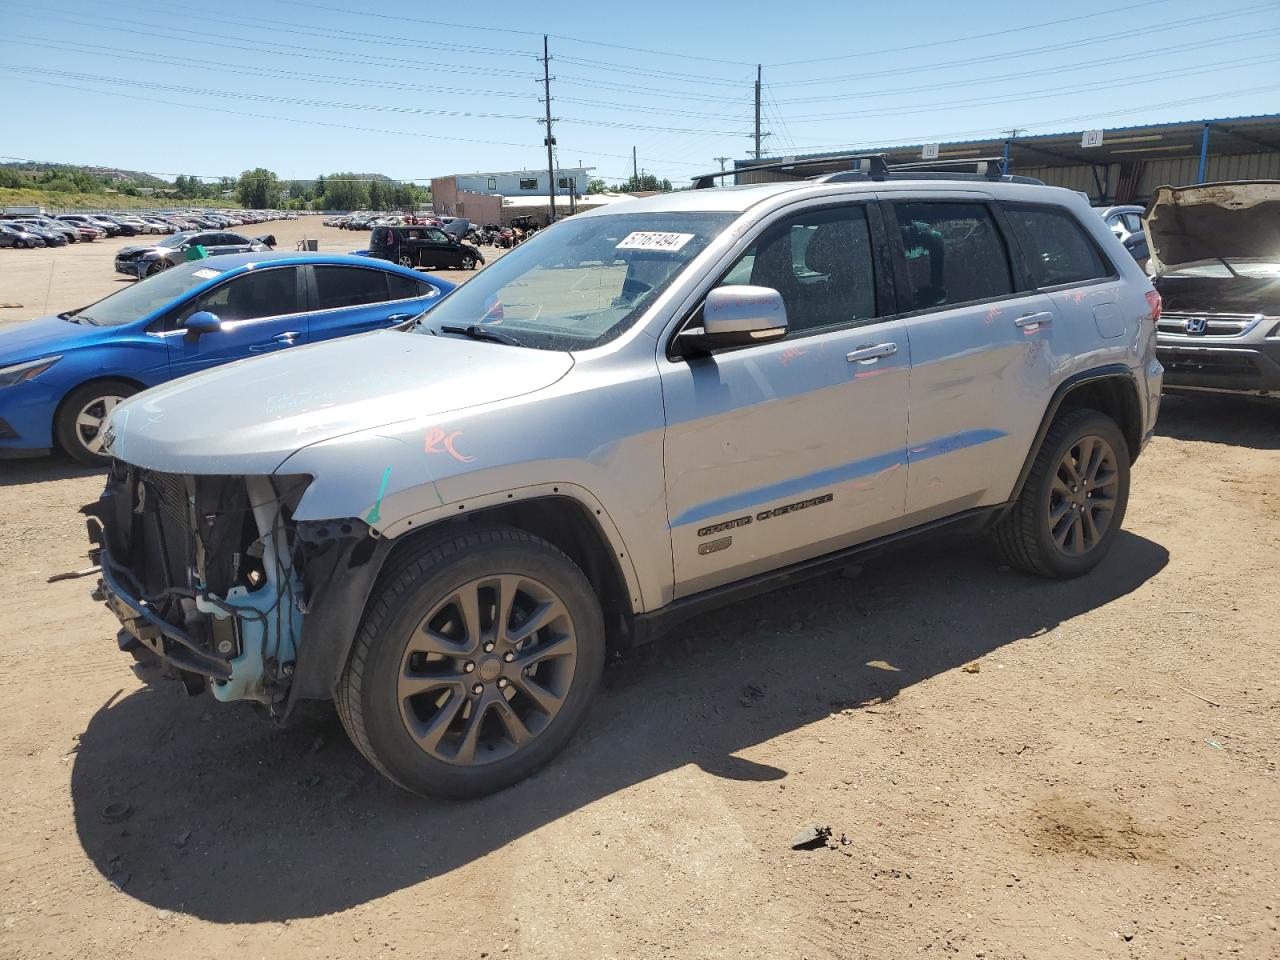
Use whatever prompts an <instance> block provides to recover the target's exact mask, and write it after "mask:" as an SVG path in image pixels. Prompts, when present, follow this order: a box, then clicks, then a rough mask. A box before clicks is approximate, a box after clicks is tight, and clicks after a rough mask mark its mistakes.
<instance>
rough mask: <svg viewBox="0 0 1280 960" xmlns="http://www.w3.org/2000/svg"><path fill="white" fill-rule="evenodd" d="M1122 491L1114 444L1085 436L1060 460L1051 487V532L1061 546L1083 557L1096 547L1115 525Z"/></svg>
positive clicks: (1070, 552)
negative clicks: (1113, 524) (1120, 490)
mask: <svg viewBox="0 0 1280 960" xmlns="http://www.w3.org/2000/svg"><path fill="white" fill-rule="evenodd" d="M1118 492H1119V472H1118V469H1117V465H1116V453H1115V451H1114V450H1113V449H1112V448H1111V444H1109V443H1108V442H1107V441H1106V440H1103V439H1102V438H1101V437H1096V436H1084V437H1081V438H1080V439H1079V440H1077V441H1076V442H1075V443H1074V444H1073V445H1072V446H1071V448H1070V449H1069V450H1067V452H1066V454H1065V455H1064V456H1063V457H1062V459H1061V460H1060V461H1059V462H1058V467H1057V470H1056V471H1055V472H1054V476H1053V482H1052V484H1051V485H1050V488H1049V503H1048V508H1047V509H1048V522H1049V533H1050V535H1051V536H1052V537H1053V542H1054V544H1055V545H1056V546H1057V547H1058V549H1059V550H1061V551H1062V552H1063V553H1065V554H1067V555H1068V556H1072V557H1079V556H1082V555H1084V554H1086V553H1088V552H1089V551H1090V550H1092V549H1093V548H1094V547H1096V546H1097V545H1098V543H1099V542H1100V541H1101V540H1102V538H1103V537H1104V536H1105V535H1106V532H1107V529H1108V528H1109V527H1110V526H1111V519H1112V517H1113V516H1114V514H1115V510H1116V497H1117V494H1118Z"/></svg>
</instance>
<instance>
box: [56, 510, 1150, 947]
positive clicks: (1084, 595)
mask: <svg viewBox="0 0 1280 960" xmlns="http://www.w3.org/2000/svg"><path fill="white" fill-rule="evenodd" d="M998 562H999V561H998V560H997V559H996V558H995V556H994V553H993V551H992V550H991V548H990V547H989V546H988V545H987V544H986V543H985V542H983V541H977V542H975V541H972V540H970V541H963V540H954V541H949V540H944V541H934V542H933V543H932V544H929V545H924V546H917V547H914V548H911V549H909V550H906V551H903V552H902V553H899V554H896V555H888V556H883V557H880V558H878V559H874V560H868V561H867V565H866V569H865V571H864V572H863V573H862V575H861V576H860V577H859V578H858V579H857V580H853V581H851V580H849V579H845V578H843V577H841V576H839V575H834V576H828V577H824V578H822V579H818V580H813V581H810V582H808V583H805V584H801V585H799V586H795V587H792V588H789V589H787V590H785V591H783V592H779V593H774V594H769V595H768V596H767V597H766V596H762V597H761V598H759V599H756V600H751V601H748V602H744V603H739V604H737V605H735V606H733V607H731V608H728V609H726V610H724V611H720V612H718V613H716V614H714V615H708V616H704V617H701V618H699V619H698V620H694V621H690V622H689V623H687V624H685V625H683V626H682V627H680V628H679V629H678V630H677V631H676V633H675V635H674V636H672V637H669V638H668V639H667V641H666V643H665V645H664V646H662V647H661V648H660V649H659V650H657V651H655V653H654V654H652V655H651V656H648V657H645V658H643V659H641V660H639V661H638V662H634V663H630V664H624V665H622V666H620V667H615V668H613V669H612V670H611V671H610V674H609V676H608V680H609V681H610V682H609V683H608V684H607V685H606V688H605V689H604V690H603V691H602V694H601V697H600V700H599V702H598V703H597V705H596V707H595V709H594V711H593V713H592V715H591V716H590V718H589V719H588V721H587V724H586V727H585V728H584V730H583V731H582V732H581V733H580V734H579V735H578V737H577V738H576V739H575V740H574V742H573V743H572V744H571V745H570V746H569V748H568V749H567V750H566V751H565V753H564V754H562V755H561V756H560V757H558V758H557V759H556V760H554V761H553V762H552V763H551V764H550V765H549V766H548V767H547V768H546V769H544V770H542V771H541V772H540V773H538V774H537V775H535V776H534V777H532V778H531V779H529V780H527V781H525V782H524V783H521V784H518V785H517V786H515V787H512V788H511V789H509V790H507V791H504V792H503V793H500V794H497V795H495V796H491V797H487V798H484V799H481V800H476V801H471V802H466V803H446V802H438V801H429V800H422V799H418V798H415V797H413V796H410V795H409V794H407V793H405V792H403V791H401V790H399V789H398V788H396V787H394V786H392V785H391V784H389V783H388V782H386V781H385V780H383V779H382V778H381V777H380V776H379V775H377V774H376V773H375V772H374V771H373V770H372V769H371V768H370V767H369V766H368V765H367V764H366V763H365V762H364V761H363V759H362V758H361V757H360V756H359V755H358V754H357V753H356V751H355V750H354V748H353V747H352V746H351V745H350V743H349V742H348V740H347V738H346V737H345V735H344V734H343V731H342V728H341V726H340V725H339V724H338V723H337V721H336V719H335V718H334V717H333V715H332V712H329V713H328V714H327V719H324V720H321V721H319V722H311V723H308V724H305V725H300V726H296V727H292V728H290V729H287V730H284V731H273V730H271V729H270V728H268V727H267V726H266V725H265V724H263V723H262V722H261V721H260V720H259V719H258V718H257V717H256V716H254V714H253V711H252V709H250V708H248V707H244V705H229V706H224V705H222V704H218V703H216V702H215V701H213V700H212V699H211V698H209V697H199V698H187V697H186V696H185V695H183V694H182V693H180V692H179V690H178V689H177V686H178V685H177V684H176V683H172V682H165V683H163V684H161V685H159V686H153V687H147V688H144V689H141V690H139V691H137V692H135V693H132V694H130V695H128V696H124V697H122V698H120V699H118V700H117V699H116V698H113V701H114V702H109V703H108V704H106V705H104V706H103V707H102V708H101V709H100V710H99V711H98V712H97V713H96V714H95V715H94V716H93V718H92V719H91V720H90V722H89V725H88V729H86V730H85V732H84V734H83V735H82V736H81V738H80V745H79V749H78V752H77V754H76V758H75V763H74V767H73V770H72V775H71V795H72V800H73V803H74V810H75V820H76V827H77V830H78V833H79V836H80V841H81V843H82V844H83V847H84V850H85V851H86V853H87V854H88V856H89V857H90V859H91V860H92V861H93V863H94V865H95V866H96V867H97V868H98V870H100V871H101V872H102V874H103V875H104V876H105V877H106V878H108V879H109V880H111V881H112V882H114V883H115V884H116V885H117V886H119V887H120V888H121V889H123V890H124V892H125V893H127V894H129V895H130V896H133V897H136V898H137V899H139V900H141V901H143V902H146V903H148V904H152V905H154V906H156V907H158V908H164V909H169V910H176V911H180V912H187V913H191V914H194V915H196V916H199V917H202V918H204V919H207V920H210V921H214V922H257V921H265V920H272V921H281V920H286V919H290V918H294V917H306V916H315V915H318V914H323V913H329V912H332V911H337V910H342V909H346V908H349V907H351V906H353V905H356V904H360V903H364V902H366V901H369V900H372V899H374V898H377V897H380V896H382V895H385V894H387V893H390V892H392V891H395V890H399V889H401V888H404V887H406V886H409V885H412V884H415V883H418V882H420V881H422V880H423V879H425V878H428V877H432V876H438V875H441V874H445V873H448V872H449V871H451V870H454V869H455V868H457V867H460V866H462V865H464V864H467V863H470V862H472V861H474V860H476V859H477V858H479V857H482V856H484V855H486V854H489V853H491V852H493V851H495V850H497V849H499V848H501V847H502V846H504V845H505V844H507V843H509V842H511V841H512V840H514V839H517V838H519V837H521V836H524V835H525V834H528V833H530V832H532V831H534V830H537V829H538V828H539V827H542V826H544V825H546V824H548V823H551V822H553V821H555V820H557V819H559V818H561V817H563V816H566V815H568V814H570V813H572V812H574V811H576V810H578V809H580V808H583V807H585V806H587V805H589V804H591V803H592V802H593V801H595V800H598V799H600V798H602V797H605V796H608V795H610V794H612V793H614V792H616V791H618V790H623V789H625V788H627V787H630V786H632V785H634V784H636V783H638V782H641V781H644V780H646V779H649V778H651V777H655V776H658V775H660V774H663V773H666V772H668V771H671V770H674V769H677V768H679V767H682V766H684V765H687V764H690V763H692V764H697V765H699V766H700V767H701V768H702V769H703V770H705V771H707V772H709V773H711V774H713V775H716V776H721V777H727V778H731V779H739V780H770V779H778V778H782V777H785V776H786V775H787V774H788V771H787V770H785V769H775V768H773V767H770V766H765V765H761V764H758V763H755V762H752V761H750V760H747V759H744V758H740V757H737V756H735V754H736V753H737V752H739V751H741V750H744V749H747V748H749V747H752V746H754V745H756V744H759V743H762V742H765V741H767V740H769V739H770V738H773V737H777V736H778V735H780V734H784V733H788V732H791V731H795V730H797V729H799V728H802V727H804V726H805V725H806V724H809V723H812V722H814V721H817V720H820V719H823V718H825V717H826V716H827V715H828V714H829V713H831V712H833V711H836V710H840V709H846V708H853V710H854V715H853V716H852V717H850V722H851V723H857V722H858V720H857V710H858V709H859V708H861V707H865V706H868V705H870V704H873V703H879V702H883V701H888V700H891V699H892V698H893V697H895V696H896V695H897V694H898V692H899V691H900V690H902V689H904V688H906V687H909V686H910V685H912V684H915V683H918V682H920V681H922V680H926V679H928V678H929V677H932V676H935V675H937V674H940V673H942V672H944V671H948V670H952V669H954V668H956V667H958V666H961V665H962V664H965V663H967V662H968V661H971V660H974V659H976V658H979V657H982V656H985V655H987V654H989V653H991V652H992V651H995V650H998V649H999V648H1001V647H1003V646H1005V645H1007V644H1012V643H1016V642H1018V641H1020V640H1023V639H1024V638H1028V637H1031V636H1034V635H1036V634H1038V633H1040V632H1042V631H1043V630H1045V629H1048V628H1052V627H1054V626H1055V625H1057V624H1059V623H1062V622H1063V621H1066V620H1070V619H1072V618H1073V617H1076V616H1079V615H1080V614H1083V613H1085V612H1087V611H1090V610H1093V609H1095V608H1097V607H1099V606H1101V605H1103V604H1106V603H1109V602H1111V601H1113V600H1115V599H1117V598H1119V597H1122V596H1124V595H1126V594H1128V593H1130V592H1131V591H1133V590H1136V589H1137V588H1138V587H1140V586H1141V585H1142V584H1143V583H1145V582H1146V581H1147V580H1149V579H1150V578H1151V577H1152V576H1154V575H1155V574H1156V573H1157V572H1158V571H1159V570H1160V569H1161V568H1163V567H1164V566H1165V564H1166V563H1167V562H1168V553H1167V552H1166V551H1165V549H1164V548H1163V547H1161V546H1160V545H1158V544H1156V543H1153V542H1151V541H1149V540H1146V539H1143V538H1141V537H1138V536H1135V535H1133V534H1129V533H1124V534H1122V535H1121V536H1120V537H1119V539H1117V541H1116V543H1115V548H1114V550H1113V551H1112V553H1111V555H1110V557H1109V558H1108V559H1107V561H1106V562H1105V563H1104V564H1103V565H1102V566H1101V567H1100V568H1099V569H1098V570H1097V571H1096V572H1095V573H1094V574H1092V575H1091V576H1087V577H1084V578H1082V579H1079V580H1074V581H1069V582H1049V581H1043V580H1037V579H1033V578H1030V577H1025V576H1022V575H1020V574H1017V573H1015V572H1012V571H1009V570H1008V569H1007V568H1001V567H999V566H998ZM104 642H106V641H105V640H104ZM121 669H122V670H123V669H124V664H123V663H122V664H121ZM655 704H661V708H660V709H654V707H655ZM241 707H243V709H241ZM833 775H834V774H833ZM125 805H127V807H126V806H125ZM482 825H483V826H482Z"/></svg>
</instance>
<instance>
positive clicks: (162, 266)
mask: <svg viewBox="0 0 1280 960" xmlns="http://www.w3.org/2000/svg"><path fill="white" fill-rule="evenodd" d="M172 266H173V264H172V263H170V262H169V261H168V260H166V259H165V258H164V257H161V258H160V259H159V260H157V261H155V262H154V263H153V264H151V266H149V267H147V276H148V277H154V276H155V275H156V274H157V273H163V272H164V271H165V270H168V269H169V268H170V267H172Z"/></svg>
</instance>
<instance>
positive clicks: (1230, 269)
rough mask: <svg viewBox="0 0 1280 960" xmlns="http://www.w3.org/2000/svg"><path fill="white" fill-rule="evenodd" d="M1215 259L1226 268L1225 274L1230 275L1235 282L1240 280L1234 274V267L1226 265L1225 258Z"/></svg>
mask: <svg viewBox="0 0 1280 960" xmlns="http://www.w3.org/2000/svg"><path fill="white" fill-rule="evenodd" d="M1217 259H1218V262H1219V263H1220V264H1222V265H1223V266H1224V267H1226V268H1227V273H1229V274H1231V276H1233V277H1235V278H1236V279H1237V280H1239V279H1240V274H1238V273H1236V268H1235V267H1233V266H1232V265H1231V264H1229V263H1227V260H1226V257H1218V258H1217Z"/></svg>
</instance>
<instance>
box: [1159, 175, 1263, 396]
mask: <svg viewBox="0 0 1280 960" xmlns="http://www.w3.org/2000/svg"><path fill="white" fill-rule="evenodd" d="M1145 225H1146V234H1147V242H1148V246H1149V248H1150V252H1151V260H1150V263H1149V265H1148V268H1147V269H1148V271H1149V272H1150V273H1151V274H1152V275H1153V276H1154V277H1155V285H1156V289H1157V290H1159V291H1160V295H1161V296H1162V297H1163V298H1164V312H1163V314H1162V315H1161V317H1160V330H1159V340H1158V355H1159V357H1160V362H1161V363H1162V364H1163V365H1164V368H1165V387H1166V388H1167V389H1168V390H1169V391H1170V392H1184V391H1186V392H1193V391H1194V392H1215V393H1240V394H1253V395H1256V396H1272V397H1280V181H1274V180H1254V181H1237V182H1233V183H1205V184H1200V185H1197V186H1192V187H1160V188H1159V189H1158V190H1157V191H1156V193H1155V196H1154V197H1153V198H1152V201H1151V206H1150V207H1149V208H1148V211H1147V216H1146V224H1145Z"/></svg>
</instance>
